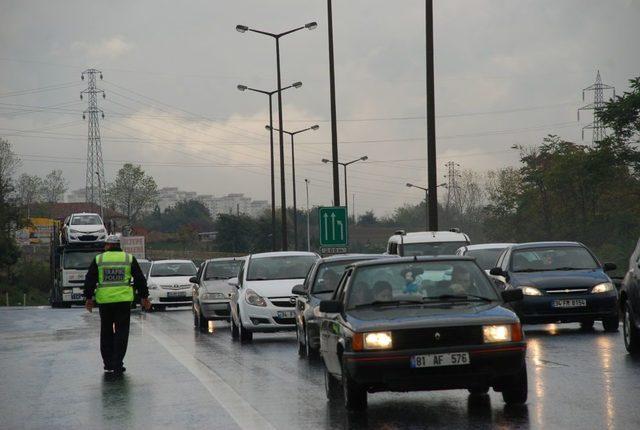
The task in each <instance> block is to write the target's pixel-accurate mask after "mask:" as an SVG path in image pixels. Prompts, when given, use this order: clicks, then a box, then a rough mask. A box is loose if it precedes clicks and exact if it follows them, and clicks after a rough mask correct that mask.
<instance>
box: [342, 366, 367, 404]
mask: <svg viewBox="0 0 640 430" xmlns="http://www.w3.org/2000/svg"><path fill="white" fill-rule="evenodd" d="M342 392H343V395H344V406H345V408H347V409H349V410H351V411H361V410H364V409H366V408H367V390H365V389H364V387H362V386H360V385H359V384H358V383H357V382H356V381H354V380H353V379H351V378H350V377H349V374H348V373H347V366H346V364H345V360H344V358H343V359H342Z"/></svg>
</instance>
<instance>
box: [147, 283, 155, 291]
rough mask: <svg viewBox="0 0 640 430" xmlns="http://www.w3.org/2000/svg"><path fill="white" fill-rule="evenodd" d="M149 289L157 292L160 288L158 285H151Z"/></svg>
mask: <svg viewBox="0 0 640 430" xmlns="http://www.w3.org/2000/svg"><path fill="white" fill-rule="evenodd" d="M147 287H149V289H150V290H157V289H158V286H157V285H156V284H149V285H147Z"/></svg>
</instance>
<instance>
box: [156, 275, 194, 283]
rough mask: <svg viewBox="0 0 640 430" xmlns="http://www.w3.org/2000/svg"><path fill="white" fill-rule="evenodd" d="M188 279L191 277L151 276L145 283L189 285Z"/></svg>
mask: <svg viewBox="0 0 640 430" xmlns="http://www.w3.org/2000/svg"><path fill="white" fill-rule="evenodd" d="M190 278H191V276H151V277H149V279H148V280H147V282H148V283H149V284H156V285H187V284H188V285H191V282H189V279H190Z"/></svg>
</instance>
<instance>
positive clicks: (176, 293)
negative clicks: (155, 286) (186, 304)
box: [167, 291, 187, 297]
mask: <svg viewBox="0 0 640 430" xmlns="http://www.w3.org/2000/svg"><path fill="white" fill-rule="evenodd" d="M186 296H187V293H186V292H185V291H168V292H167V297H186Z"/></svg>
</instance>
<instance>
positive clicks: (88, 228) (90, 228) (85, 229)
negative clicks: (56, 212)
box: [69, 224, 104, 233]
mask: <svg viewBox="0 0 640 430" xmlns="http://www.w3.org/2000/svg"><path fill="white" fill-rule="evenodd" d="M69 229H70V230H75V231H79V232H81V233H94V232H96V231H99V230H104V226H103V225H100V224H94V225H70V226H69Z"/></svg>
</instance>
